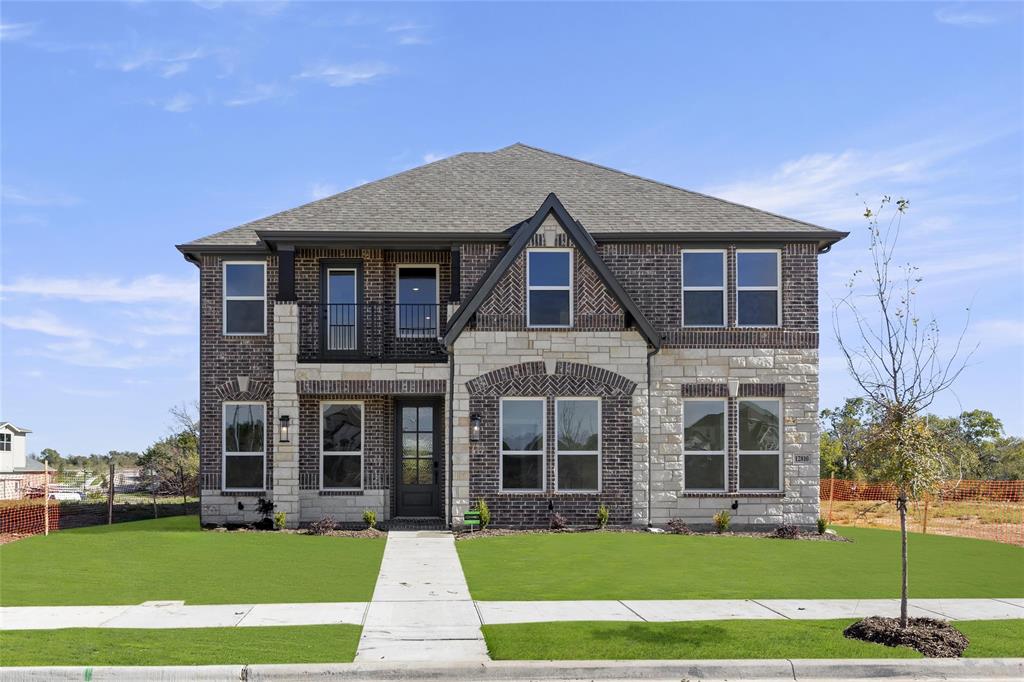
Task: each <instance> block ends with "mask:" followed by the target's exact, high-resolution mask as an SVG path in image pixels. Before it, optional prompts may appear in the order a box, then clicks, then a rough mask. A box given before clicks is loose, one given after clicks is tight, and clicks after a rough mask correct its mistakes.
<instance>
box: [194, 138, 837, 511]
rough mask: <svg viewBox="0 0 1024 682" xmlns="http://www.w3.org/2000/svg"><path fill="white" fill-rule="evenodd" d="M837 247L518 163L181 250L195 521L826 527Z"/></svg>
mask: <svg viewBox="0 0 1024 682" xmlns="http://www.w3.org/2000/svg"><path fill="white" fill-rule="evenodd" d="M844 236H846V233H844V232H837V231H833V230H828V229H824V228H821V227H817V226H815V225H811V224H808V223H805V222H802V221H799V220H793V219H789V218H784V217H781V216H778V215H774V214H772V213H767V212H764V211H759V210H756V209H753V208H749V207H747V206H741V205H738V204H735V203H731V202H728V201H723V200H721V199H716V198H713V197H709V196H706V195H702V194H698V193H695V192H690V191H687V190H683V189H679V188H677V187H672V186H670V185H666V184H663V183H659V182H655V181H652V180H647V179H644V178H640V177H637V176H634V175H630V174H628V173H623V172H619V171H615V170H611V169H608V168H604V167H601V166H598V165H595V164H592V163H587V162H584V161H579V160H576V159H572V158H568V157H565V156H561V155H559V154H554V153H551V152H547V151H543V150H540V149H536V148H533V147H528V146H525V145H522V144H516V145H512V146H510V147H506V148H504V149H500V150H498V151H495V152H487V153H466V154H459V155H457V156H453V157H451V158H447V159H444V160H441V161H437V162H434V163H430V164H427V165H425V166H421V167H419V168H414V169H412V170H409V171H406V172H404V173H400V174H398V175H394V176H391V177H388V178H385V179H383V180H378V181H376V182H371V183H368V184H365V185H362V186H359V187H356V188H353V189H350V190H348V191H346V192H342V193H341V194H337V195H334V196H331V197H328V198H325V199H321V200H318V201H314V202H312V203H309V204H306V205H304V206H300V207H298V208H294V209H291V210H288V211H284V212H282V213H278V214H276V215H272V216H269V217H267V218H262V219H260V220H256V221H254V222H251V223H247V224H245V225H241V226H239V227H235V228H232V229H229V230H226V231H224V232H219V233H217V234H213V235H210V236H208V237H203V238H201V239H197V240H195V241H193V242H189V243H187V244H183V245H180V246H179V247H178V249H179V250H180V251H181V252H182V253H183V254H184V255H185V258H186V259H188V260H189V261H190V262H192V263H194V264H195V265H196V266H198V268H199V274H200V297H201V319H200V332H201V340H200V343H201V349H200V386H201V387H200V402H201V427H202V428H201V430H202V438H201V445H200V451H201V454H200V457H201V476H200V479H201V489H202V491H201V494H202V520H203V522H204V523H232V522H243V521H251V520H253V519H254V518H255V504H254V503H255V498H257V497H260V496H263V497H267V498H270V499H272V500H273V501H274V502H275V503H276V504H277V508H278V510H280V511H284V512H286V513H287V518H288V525H289V526H293V527H294V526H295V525H298V524H300V523H303V524H304V523H307V522H311V521H315V520H318V519H320V518H321V517H323V516H326V515H332V516H334V517H335V518H336V519H337V520H339V521H343V522H357V521H359V519H360V518H361V515H362V511H363V510H364V509H372V510H374V511H376V513H377V516H378V519H381V520H382V521H388V520H392V521H393V520H402V519H412V518H415V519H435V520H436V522H437V524H438V525H451V524H454V525H456V526H458V525H459V524H461V522H462V515H463V512H464V511H465V510H467V509H468V508H469V507H470V506H471V505H472V504H473V503H474V502H475V501H476V500H479V499H484V500H486V501H487V503H488V505H489V506H490V509H491V511H492V516H493V523H494V524H495V525H501V526H546V525H547V524H548V522H549V518H550V515H551V513H552V512H558V513H560V514H562V515H563V516H565V517H566V518H567V520H568V521H569V523H572V524H581V525H582V524H593V523H594V522H595V520H596V514H597V509H598V507H599V506H600V505H605V506H606V507H607V508H608V509H609V511H610V516H611V522H612V523H613V524H641V525H645V524H655V525H657V524H662V523H665V522H666V521H668V520H669V519H672V518H680V519H683V520H685V521H686V522H687V523H690V524H694V525H705V524H710V523H711V518H712V516H713V515H714V514H715V513H716V512H717V511H719V510H721V509H726V510H729V511H730V513H731V514H732V516H733V519H734V524H735V525H736V526H740V527H742V526H766V525H778V524H782V523H786V524H799V525H805V526H806V525H811V524H813V523H814V522H815V519H816V518H817V515H818V433H817V411H818V256H819V254H822V253H825V252H827V251H828V250H829V249H830V248H831V247H832V245H833V244H834V243H835V242H837V241H839V240H840V239H842V238H843V237H844Z"/></svg>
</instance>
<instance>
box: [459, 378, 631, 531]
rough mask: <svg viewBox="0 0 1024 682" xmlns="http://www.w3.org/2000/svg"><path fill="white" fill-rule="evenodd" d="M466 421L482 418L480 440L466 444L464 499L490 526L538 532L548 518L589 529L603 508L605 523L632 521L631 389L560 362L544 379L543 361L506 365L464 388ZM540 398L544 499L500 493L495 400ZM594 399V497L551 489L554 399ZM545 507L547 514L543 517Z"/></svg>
mask: <svg viewBox="0 0 1024 682" xmlns="http://www.w3.org/2000/svg"><path fill="white" fill-rule="evenodd" d="M469 386H470V400H469V409H470V413H471V414H479V415H480V417H481V437H480V440H479V441H477V442H473V443H471V444H470V457H469V475H470V479H469V494H470V497H471V499H473V500H479V499H484V500H486V501H487V505H488V507H489V508H490V510H491V518H492V523H493V524H494V525H495V526H511V527H544V526H547V525H548V523H549V521H550V517H551V513H552V511H554V512H557V513H559V514H562V515H563V516H565V518H566V519H567V520H568V522H569V523H570V524H573V525H593V524H594V523H596V519H597V509H598V507H599V506H600V505H602V504H604V505H606V506H607V507H608V509H609V512H610V517H609V521H610V523H612V524H615V525H627V524H629V523H631V521H632V495H633V491H632V478H633V433H632V424H631V419H630V413H631V409H630V406H631V402H632V392H633V390H634V389H635V388H636V384H635V383H634V382H632V381H630V380H628V379H626V378H625V377H620V376H618V375H615V374H614V373H612V372H609V371H608V370H606V369H603V368H597V367H593V368H591V367H587V366H585V365H581V364H578V363H564V362H559V363H558V364H557V365H556V368H555V373H554V374H547V372H546V368H545V365H544V363H543V362H530V363H523V364H521V365H513V366H510V367H507V368H503V369H501V370H497V371H494V372H491V373H490V375H485V376H483V377H481V378H480V379H479V380H477V381H473V382H469ZM507 396H520V397H527V396H530V397H533V396H536V397H543V398H546V399H547V401H546V412H547V414H546V417H545V431H546V439H545V453H544V469H545V486H544V491H543V492H502V491H501V490H500V489H499V488H500V482H499V477H500V466H501V465H500V461H501V454H500V443H499V442H498V439H499V435H498V433H499V414H498V413H499V405H500V400H501V398H502V397H507ZM573 396H587V397H597V398H601V456H600V467H601V489H600V492H598V493H575V492H573V493H563V492H558V491H557V490H556V475H557V474H556V468H555V463H556V458H555V442H556V435H555V399H556V398H559V397H573ZM549 505H550V507H551V510H549Z"/></svg>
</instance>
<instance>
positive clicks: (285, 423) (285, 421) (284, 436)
mask: <svg viewBox="0 0 1024 682" xmlns="http://www.w3.org/2000/svg"><path fill="white" fill-rule="evenodd" d="M279 421H280V422H281V439H280V440H281V442H282V443H289V442H291V441H290V438H289V436H290V435H291V434H290V431H291V421H292V418H291V417H289V416H288V415H286V414H282V415H281V418H280V420H279Z"/></svg>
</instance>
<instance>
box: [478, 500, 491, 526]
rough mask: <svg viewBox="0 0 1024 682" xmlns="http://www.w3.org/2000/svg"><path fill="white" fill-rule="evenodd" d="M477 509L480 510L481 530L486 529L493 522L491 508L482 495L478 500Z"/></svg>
mask: <svg viewBox="0 0 1024 682" xmlns="http://www.w3.org/2000/svg"><path fill="white" fill-rule="evenodd" d="M476 510H477V511H478V512H480V530H484V529H485V528H487V526H489V525H490V524H491V510H490V508H489V507H488V506H487V501H486V500H484V498H482V497H481V498H480V499H479V500H477V501H476Z"/></svg>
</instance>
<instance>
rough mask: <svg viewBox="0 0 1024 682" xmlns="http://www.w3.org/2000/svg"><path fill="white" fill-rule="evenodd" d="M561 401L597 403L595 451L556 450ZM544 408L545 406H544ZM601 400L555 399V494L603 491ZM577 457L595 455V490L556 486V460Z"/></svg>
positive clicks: (583, 397)
mask: <svg viewBox="0 0 1024 682" xmlns="http://www.w3.org/2000/svg"><path fill="white" fill-rule="evenodd" d="M563 400H574V401H578V402H583V401H589V402H594V403H597V450H568V451H566V452H562V451H561V450H560V449H559V448H558V403H559V402H561V401H563ZM545 408H546V406H545ZM601 410H602V405H601V398H599V397H594V396H563V397H560V398H555V472H554V475H555V492H556V493H600V492H601V490H602V489H603V486H602V483H603V480H602V477H601V444H602V440H601V439H602V437H603V434H602V433H601V432H602V430H603V429H602V428H601V426H602V425H601V421H602V420H601V415H602V412H601ZM577 455H586V456H588V457H592V456H593V455H597V488H561V487H559V485H558V458H559V457H575V456H577Z"/></svg>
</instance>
